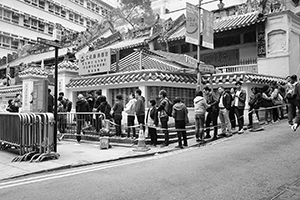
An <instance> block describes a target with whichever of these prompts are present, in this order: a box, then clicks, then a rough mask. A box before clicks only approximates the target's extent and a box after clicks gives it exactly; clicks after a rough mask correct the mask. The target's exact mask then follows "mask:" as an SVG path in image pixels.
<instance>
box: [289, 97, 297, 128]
mask: <svg viewBox="0 0 300 200" xmlns="http://www.w3.org/2000/svg"><path fill="white" fill-rule="evenodd" d="M295 117H296V105H295V104H294V103H290V102H289V103H288V123H289V124H291V125H292V124H293V119H294V118H295Z"/></svg>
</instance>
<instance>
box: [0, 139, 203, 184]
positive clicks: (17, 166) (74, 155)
mask: <svg viewBox="0 0 300 200" xmlns="http://www.w3.org/2000/svg"><path fill="white" fill-rule="evenodd" d="M197 144H198V143H196V141H195V139H194V138H193V139H190V140H189V146H192V145H197ZM176 145H178V144H177V143H174V144H170V145H169V146H168V147H164V148H161V147H159V146H157V147H150V148H151V149H150V150H149V151H146V152H136V151H133V149H135V147H125V146H113V147H112V148H110V149H104V150H100V143H99V142H92V141H82V142H81V143H80V144H77V143H76V142H75V140H63V141H60V142H58V146H57V152H58V153H59V154H60V157H59V159H57V160H48V161H43V162H38V163H35V162H32V163H30V162H28V161H27V162H24V161H23V162H11V161H12V159H13V158H14V157H16V156H17V155H16V154H14V153H11V152H8V151H0V169H1V173H0V181H1V180H6V179H11V178H16V177H21V176H26V175H30V174H37V173H42V172H48V171H54V170H59V169H67V168H72V167H80V166H85V165H91V164H99V163H104V162H109V161H116V160H121V159H127V158H135V157H141V156H151V155H155V154H156V153H167V152H170V151H174V150H178V149H176V148H175V146H176Z"/></svg>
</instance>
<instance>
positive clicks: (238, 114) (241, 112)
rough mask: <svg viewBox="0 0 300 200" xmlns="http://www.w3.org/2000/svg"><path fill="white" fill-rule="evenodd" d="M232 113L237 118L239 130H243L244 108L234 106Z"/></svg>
mask: <svg viewBox="0 0 300 200" xmlns="http://www.w3.org/2000/svg"><path fill="white" fill-rule="evenodd" d="M234 113H235V115H236V118H237V120H238V124H239V130H243V127H244V108H242V109H240V108H238V107H234Z"/></svg>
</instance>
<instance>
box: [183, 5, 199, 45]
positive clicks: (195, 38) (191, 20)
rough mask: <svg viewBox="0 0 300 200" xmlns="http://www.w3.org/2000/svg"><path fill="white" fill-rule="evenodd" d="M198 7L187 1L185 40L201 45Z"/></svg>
mask: <svg viewBox="0 0 300 200" xmlns="http://www.w3.org/2000/svg"><path fill="white" fill-rule="evenodd" d="M198 24H199V18H198V7H197V6H194V5H193V4H190V3H186V33H185V42H187V43H191V44H195V45H199V43H200V42H199V28H198Z"/></svg>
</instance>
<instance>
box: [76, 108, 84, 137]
mask: <svg viewBox="0 0 300 200" xmlns="http://www.w3.org/2000/svg"><path fill="white" fill-rule="evenodd" d="M76 117H77V120H76V124H77V131H76V132H77V136H76V139H77V142H80V140H81V136H78V135H80V134H81V132H82V128H83V127H84V123H85V117H84V115H80V114H79V115H77V116H76Z"/></svg>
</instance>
